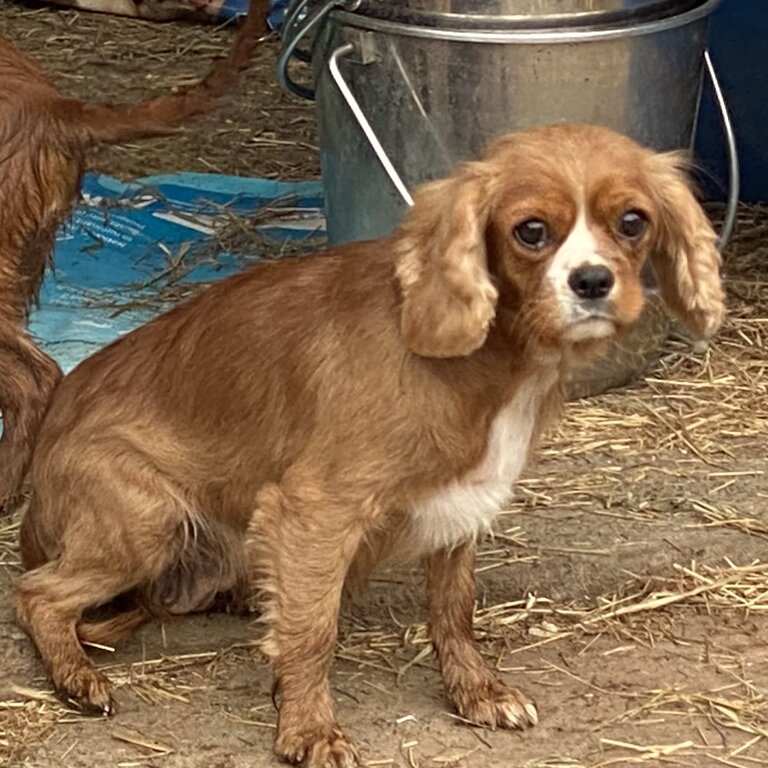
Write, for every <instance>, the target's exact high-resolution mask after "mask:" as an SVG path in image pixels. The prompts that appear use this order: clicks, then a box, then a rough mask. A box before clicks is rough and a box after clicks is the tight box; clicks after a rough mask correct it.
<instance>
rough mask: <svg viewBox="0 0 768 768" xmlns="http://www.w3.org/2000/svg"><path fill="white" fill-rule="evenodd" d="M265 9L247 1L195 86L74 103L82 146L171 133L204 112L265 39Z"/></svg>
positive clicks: (262, 0) (260, 2)
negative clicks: (224, 48)
mask: <svg viewBox="0 0 768 768" xmlns="http://www.w3.org/2000/svg"><path fill="white" fill-rule="evenodd" d="M269 10H270V3H269V0H250V3H249V7H248V15H247V16H246V18H245V21H244V22H243V24H242V26H241V27H240V29H239V30H238V32H237V35H236V37H235V41H234V43H233V45H232V48H231V49H230V51H229V54H228V55H227V56H226V57H225V58H224V59H221V60H220V61H217V62H216V63H215V64H214V65H213V67H212V68H211V70H210V71H209V72H208V74H207V75H206V76H205V77H204V78H203V79H202V80H201V81H200V82H198V83H195V84H194V85H191V86H187V87H185V88H181V89H179V90H178V91H177V92H176V93H170V94H167V95H165V96H158V97H156V98H152V99H147V100H146V101H141V102H139V103H138V104H89V103H87V102H82V101H75V100H73V101H71V102H69V114H68V116H67V122H69V123H70V124H71V125H72V126H73V127H75V128H76V130H77V132H78V134H79V135H80V137H81V139H82V140H83V143H84V144H85V145H86V146H95V145H98V144H118V143H120V142H123V141H130V140H133V139H142V138H147V137H150V136H161V135H163V134H168V133H173V132H174V131H175V130H176V129H177V128H179V127H180V126H181V125H183V124H184V123H185V122H186V121H187V120H188V119H189V118H190V117H193V116H195V115H198V114H200V113H201V112H205V111H206V110H207V109H209V108H210V107H211V105H212V104H213V102H214V101H215V100H216V99H217V98H218V97H219V96H221V95H222V94H224V93H225V92H226V91H227V90H228V89H230V88H231V87H232V86H233V85H234V84H235V82H236V81H237V79H238V77H239V76H240V73H241V72H242V71H243V70H244V69H245V68H246V67H247V66H248V64H249V63H250V60H251V57H252V55H253V51H254V49H255V47H256V44H257V43H258V41H259V39H260V38H261V37H262V36H263V35H264V34H266V29H267V26H266V23H267V16H268V15H269Z"/></svg>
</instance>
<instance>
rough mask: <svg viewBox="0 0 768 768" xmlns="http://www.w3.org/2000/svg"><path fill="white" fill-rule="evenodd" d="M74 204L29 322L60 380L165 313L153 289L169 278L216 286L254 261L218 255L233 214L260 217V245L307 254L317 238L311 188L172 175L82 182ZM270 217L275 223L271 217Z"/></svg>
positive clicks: (319, 224)
mask: <svg viewBox="0 0 768 768" xmlns="http://www.w3.org/2000/svg"><path fill="white" fill-rule="evenodd" d="M82 195H83V199H82V202H81V203H80V204H79V205H78V207H77V209H76V210H75V213H74V215H73V217H72V219H71V221H70V222H68V223H67V224H65V225H64V227H62V229H61V231H60V233H59V236H58V239H57V244H56V250H55V255H54V262H55V267H54V270H52V271H49V272H48V273H47V275H46V278H45V281H44V283H43V286H42V290H41V294H40V306H39V308H37V309H36V310H35V311H33V313H32V317H31V321H30V329H31V331H32V333H33V335H34V336H35V337H36V338H37V339H38V340H39V341H40V343H41V345H42V347H43V349H45V350H46V351H47V352H48V354H50V355H51V356H52V357H54V358H55V359H56V361H57V362H58V363H59V365H60V366H61V367H62V369H63V370H64V371H65V372H66V371H69V370H70V369H71V368H73V367H74V366H75V365H76V364H77V363H79V362H80V361H81V360H82V359H83V358H84V357H87V356H88V355H90V354H92V353H93V352H95V351H96V350H97V349H99V348H100V347H102V346H104V345H105V344H108V343H109V342H111V341H113V340H114V339H116V338H118V337H119V336H121V335H123V334H125V333H127V332H128V331H130V330H132V329H133V328H135V327H137V326H138V325H140V324H141V323H144V322H146V321H147V320H149V319H150V318H151V317H153V316H154V315H156V314H158V313H159V312H161V311H162V310H163V309H165V308H166V307H167V306H168V304H167V303H164V302H163V301H162V289H163V288H165V287H167V285H168V283H169V281H170V280H171V279H172V280H173V281H174V282H176V283H184V282H187V283H189V282H200V281H210V280H216V279H219V278H222V277H226V276H227V275H230V274H232V273H234V272H236V271H238V270H240V269H242V268H243V266H244V265H246V264H247V263H252V262H254V261H258V259H259V254H258V253H248V254H245V255H243V254H239V255H237V256H235V255H232V254H226V253H223V254H222V253H219V252H218V251H217V249H216V247H215V244H216V242H217V240H216V234H217V232H221V231H222V228H223V227H225V226H226V224H227V222H231V220H232V213H235V214H238V215H239V216H240V217H244V216H247V215H248V214H250V213H254V212H257V211H260V210H261V211H262V212H263V213H264V216H263V217H262V216H260V217H259V220H260V221H261V223H260V224H259V226H258V233H259V235H260V236H261V237H262V238H263V239H264V240H265V241H285V240H287V239H294V240H295V239H307V240H308V241H309V240H311V242H312V244H313V245H316V244H317V242H318V241H320V242H322V240H324V235H325V221H324V219H323V216H322V189H321V186H320V183H319V182H277V181H269V180H266V179H251V178H240V177H235V176H220V175H213V174H197V173H176V174H169V175H163V176H148V177H146V178H143V179H139V180H138V181H137V182H135V183H132V184H124V183H122V182H120V181H118V180H117V179H114V178H111V177H109V176H101V175H97V174H87V175H86V177H85V180H84V183H83V188H82ZM273 208H274V209H275V210H276V211H277V210H278V209H280V210H279V215H278V214H277V213H276V214H275V215H271V213H270V212H271V211H272V209H273ZM262 218H263V220H262ZM240 220H241V221H242V220H243V219H242V218H241V219H240ZM308 245H309V243H308ZM255 250H257V249H255ZM181 257H183V258H181ZM179 263H180V264H181V267H179V266H178V265H179ZM169 265H176V268H175V269H173V270H170V269H169ZM180 272H181V273H182V275H183V276H181V277H179V273H180Z"/></svg>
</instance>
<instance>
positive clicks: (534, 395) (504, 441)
mask: <svg viewBox="0 0 768 768" xmlns="http://www.w3.org/2000/svg"><path fill="white" fill-rule="evenodd" d="M555 378H556V374H555V372H554V371H551V372H547V375H546V376H536V377H533V378H531V379H530V380H528V381H526V382H525V383H523V385H522V386H521V388H520V389H519V390H518V392H517V394H516V396H515V398H514V399H513V400H512V401H511V402H510V403H509V404H508V405H506V406H505V407H504V408H503V409H502V410H501V411H499V413H498V415H497V416H496V418H495V419H494V420H493V423H492V424H491V429H490V433H489V436H488V447H487V449H486V452H485V455H484V456H483V458H482V460H481V461H480V463H479V464H477V465H476V466H475V467H473V468H472V469H471V470H470V471H469V472H468V473H467V474H466V475H464V476H463V477H461V478H457V479H454V480H452V481H451V482H450V483H449V484H448V485H446V486H445V487H443V488H441V489H440V490H439V491H437V492H435V493H433V494H432V495H430V496H427V497H425V498H423V499H419V500H418V502H416V503H415V504H414V505H413V506H412V508H411V526H410V531H409V539H410V540H409V542H408V545H409V546H408V548H409V549H410V548H413V549H414V550H416V551H417V552H416V554H418V555H423V554H427V553H429V552H434V551H436V550H438V549H442V548H444V547H452V546H455V545H456V544H460V543H461V542H463V541H467V540H471V539H475V538H477V537H478V536H479V535H481V534H484V533H487V532H488V531H489V530H490V528H491V525H492V523H493V521H494V520H495V518H496V516H497V515H498V513H499V512H500V511H501V509H502V507H503V506H504V504H505V503H506V502H507V501H508V500H509V498H510V496H511V495H512V485H513V484H514V482H515V481H516V480H517V478H518V477H519V476H520V473H521V472H522V470H523V468H524V466H525V461H526V459H527V457H528V449H529V446H530V443H531V440H532V438H533V432H534V428H535V426H536V419H537V416H538V411H539V408H540V407H541V404H542V401H543V399H544V397H545V396H546V394H547V393H548V392H549V390H550V389H551V387H552V386H553V384H554V383H555Z"/></svg>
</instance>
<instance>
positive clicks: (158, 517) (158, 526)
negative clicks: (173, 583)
mask: <svg viewBox="0 0 768 768" xmlns="http://www.w3.org/2000/svg"><path fill="white" fill-rule="evenodd" d="M105 479H109V480H111V482H112V487H111V488H110V487H105V486H104V484H103V483H102V484H98V483H92V484H91V486H90V487H89V488H87V489H86V488H83V487H78V486H77V485H76V486H75V487H76V489H77V490H76V491H75V492H76V493H79V494H81V495H80V497H79V498H78V499H77V500H73V499H72V497H71V495H70V496H69V499H68V501H69V502H70V503H72V504H78V508H77V509H76V510H74V509H71V510H69V511H68V513H67V514H68V524H67V525H66V527H65V528H64V530H63V532H62V538H61V541H60V544H59V553H58V555H57V556H56V557H54V558H52V559H51V560H50V561H49V562H46V563H44V564H43V565H40V566H38V567H37V568H34V569H33V570H31V571H28V572H27V573H25V574H24V575H22V576H21V577H20V578H19V579H18V581H17V583H16V585H15V607H16V617H17V620H18V622H19V624H20V625H21V626H22V627H23V628H24V629H25V630H26V631H27V633H28V634H29V635H30V637H31V638H32V640H33V642H34V643H35V645H36V646H37V649H38V651H39V653H40V656H41V658H42V661H43V663H44V664H45V666H46V668H47V670H48V672H49V674H50V677H51V680H52V682H53V685H54V688H55V690H56V692H57V694H58V695H59V696H60V697H61V698H62V699H63V700H65V701H67V702H68V703H70V704H72V705H74V706H77V707H80V708H82V709H83V710H84V711H88V712H97V713H104V714H109V713H111V712H112V711H113V709H114V705H113V699H112V686H111V684H110V682H109V680H108V679H107V677H106V676H105V675H104V674H102V673H101V672H99V671H98V670H97V669H96V668H95V667H94V665H93V664H92V663H91V661H90V660H89V659H88V657H87V655H86V653H85V651H84V650H83V647H82V645H81V644H80V640H79V639H78V634H77V625H78V622H79V621H80V619H81V617H82V615H83V612H84V611H85V610H86V609H88V608H94V607H98V606H100V605H104V604H106V603H108V602H110V601H111V600H112V599H113V598H115V597H117V596H118V595H120V594H122V593H125V592H128V591H129V590H132V589H135V588H141V587H142V586H143V585H146V584H151V583H152V582H153V581H154V580H155V579H157V578H158V577H159V576H160V575H161V574H162V573H163V571H164V569H166V568H167V567H168V563H169V561H172V560H173V557H174V555H175V554H176V552H175V549H174V547H175V542H174V537H175V536H176V535H177V532H178V531H179V529H180V522H179V521H180V520H182V519H183V515H184V510H183V508H181V507H180V505H179V503H178V501H177V500H176V499H173V498H167V499H166V498H163V497H158V496H157V495H155V496H154V497H153V496H152V495H151V493H150V492H148V489H147V488H146V487H145V488H142V489H141V490H138V489H137V488H136V487H135V486H129V485H127V483H125V481H124V476H121V474H120V473H115V474H114V475H111V476H107V477H106V478H105ZM125 480H127V478H125ZM121 481H122V482H121ZM121 486H122V487H121ZM37 502H38V499H36V498H34V497H33V503H32V505H31V507H30V510H29V511H30V512H33V514H38V513H39V514H40V520H36V519H34V518H33V519H31V520H30V521H28V522H27V525H29V526H32V527H33V526H35V525H36V524H38V525H42V522H41V520H45V516H44V515H43V513H45V515H46V516H47V515H48V512H50V511H55V510H41V509H40V507H39V506H38V504H37ZM100 504H102V505H103V509H104V510H105V512H104V513H100V510H99V505H100ZM134 504H137V505H141V506H139V507H138V511H137V510H136V508H135V507H133V505H134ZM46 538H50V536H48V537H46ZM84 630H85V631H84V635H85V637H84V639H87V637H88V627H87V626H86V627H85V628H84Z"/></svg>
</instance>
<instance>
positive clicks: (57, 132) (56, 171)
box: [0, 0, 269, 505]
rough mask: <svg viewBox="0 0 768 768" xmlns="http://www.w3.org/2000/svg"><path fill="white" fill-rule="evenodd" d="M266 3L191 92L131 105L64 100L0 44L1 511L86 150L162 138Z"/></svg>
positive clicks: (237, 63) (254, 6) (31, 427)
mask: <svg viewBox="0 0 768 768" xmlns="http://www.w3.org/2000/svg"><path fill="white" fill-rule="evenodd" d="M268 6H269V3H268V0H252V3H251V8H250V13H249V15H248V17H247V19H246V21H245V22H244V24H243V26H242V27H241V29H240V31H239V33H238V35H237V38H236V40H235V43H234V45H233V47H232V49H231V51H230V53H229V55H228V56H227V57H225V58H224V59H222V60H221V61H219V62H217V63H216V64H215V65H214V66H213V67H212V69H211V71H210V72H209V74H208V75H207V76H206V77H205V78H204V79H203V80H202V81H201V82H200V83H197V84H196V85H193V86H190V87H188V88H184V89H181V90H179V91H178V92H177V93H173V94H169V95H166V96H160V97H158V98H154V99H149V100H147V101H144V102H140V103H138V104H118V105H112V104H87V103H85V102H82V101H77V100H75V99H70V98H67V97H66V96H64V95H62V94H61V93H59V91H58V90H56V88H54V86H53V85H52V83H51V81H50V80H49V78H48V75H47V74H46V72H45V71H44V70H43V68H42V67H41V66H40V65H39V64H38V63H37V62H36V61H35V60H34V59H32V58H31V57H29V56H27V55H26V54H25V53H22V52H21V51H19V50H18V49H16V48H14V47H13V46H12V45H11V44H10V43H9V42H8V41H7V40H3V39H2V38H0V83H1V84H2V85H1V86H0V410H2V413H3V419H4V430H3V437H2V440H1V441H0V505H2V504H3V503H5V502H7V501H8V500H9V499H11V498H13V497H14V496H15V495H16V494H17V492H18V491H19V487H20V484H21V481H22V479H23V476H24V473H25V471H26V469H27V466H28V464H29V459H30V456H31V453H32V445H33V444H34V439H35V436H36V433H37V430H38V428H39V425H40V422H41V420H42V417H43V414H44V412H45V408H46V407H47V404H48V401H49V399H50V394H51V392H52V391H53V389H54V388H55V386H56V384H57V383H58V381H59V378H60V377H61V373H60V371H59V369H58V366H57V365H56V363H55V362H54V361H53V360H52V359H51V358H49V357H48V356H47V355H45V354H44V353H43V352H41V351H40V350H39V349H37V348H36V347H35V346H34V344H33V343H32V341H31V340H30V338H29V335H28V334H27V331H26V326H27V314H28V312H29V309H30V306H31V304H32V303H33V302H34V301H35V300H36V298H37V294H38V291H39V288H40V283H41V282H42V279H43V273H44V271H45V267H46V264H47V263H48V260H49V258H50V256H51V252H52V250H53V245H54V240H55V237H56V231H57V230H58V228H59V226H60V225H61V223H62V222H63V221H64V220H65V219H66V218H67V217H68V216H69V214H70V212H71V210H72V207H73V205H74V201H75V199H76V196H77V193H78V190H79V188H80V181H81V178H82V174H83V171H84V167H85V156H86V151H87V150H88V149H89V148H90V147H92V146H94V145H96V144H103V143H116V142H121V141H128V140H130V139H139V138H143V137H148V136H155V135H159V134H164V133H169V132H171V131H173V130H175V129H176V128H177V127H178V126H179V125H181V124H183V123H184V122H185V121H186V120H187V119H188V118H190V117H192V116H193V115H196V114H199V113H201V112H203V111H205V110H207V109H208V108H210V106H211V105H212V103H213V101H214V100H215V99H216V98H217V97H218V96H220V95H221V94H223V93H224V92H225V91H226V90H227V89H228V88H230V87H231V86H232V85H233V84H234V82H235V80H236V79H237V77H238V75H239V73H240V71H241V70H242V69H243V68H244V67H245V66H246V65H247V63H248V61H249V59H250V57H251V53H252V51H253V48H254V46H255V44H256V42H257V40H258V38H259V36H260V35H261V34H262V33H263V32H264V30H265V21H266V15H267V13H268V10H269V8H268Z"/></svg>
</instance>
